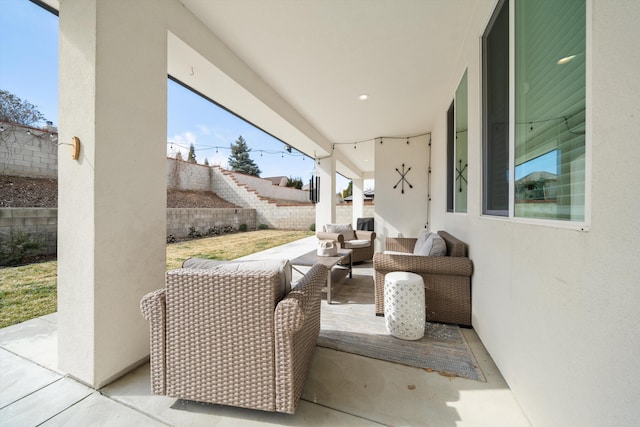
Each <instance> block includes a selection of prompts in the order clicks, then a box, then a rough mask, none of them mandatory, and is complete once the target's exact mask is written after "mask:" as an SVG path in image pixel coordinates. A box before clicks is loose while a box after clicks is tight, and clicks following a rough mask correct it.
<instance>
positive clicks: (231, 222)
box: [167, 208, 257, 238]
mask: <svg viewBox="0 0 640 427" xmlns="http://www.w3.org/2000/svg"><path fill="white" fill-rule="evenodd" d="M241 224H246V225H247V228H248V229H249V230H252V229H255V228H256V227H257V224H256V211H255V209H240V208H239V209H233V208H225V209H167V236H168V235H173V236H175V237H177V238H183V237H187V236H189V232H190V228H191V227H194V228H195V229H196V230H197V231H199V232H200V233H202V234H203V235H204V234H207V231H208V230H209V229H211V228H216V227H225V226H232V227H233V228H234V229H235V230H237V229H238V227H239V226H240V225H241Z"/></svg>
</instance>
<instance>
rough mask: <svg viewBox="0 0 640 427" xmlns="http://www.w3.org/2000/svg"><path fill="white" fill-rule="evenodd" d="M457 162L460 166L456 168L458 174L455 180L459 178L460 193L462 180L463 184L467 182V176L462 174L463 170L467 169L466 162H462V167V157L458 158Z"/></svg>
mask: <svg viewBox="0 0 640 427" xmlns="http://www.w3.org/2000/svg"><path fill="white" fill-rule="evenodd" d="M458 162H459V163H460V168H459V169H458V168H456V172H457V173H458V176H456V181H457V180H460V190H459V191H460V192H461V193H462V181H464V183H465V184H467V178H465V177H464V175H462V174H463V173H464V171H465V170H466V169H467V163H465V164H464V167H462V159H460V160H458Z"/></svg>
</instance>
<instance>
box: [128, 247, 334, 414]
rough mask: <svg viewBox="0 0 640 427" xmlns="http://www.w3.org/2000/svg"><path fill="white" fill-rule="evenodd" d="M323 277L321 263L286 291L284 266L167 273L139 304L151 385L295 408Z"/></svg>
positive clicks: (206, 398) (214, 399)
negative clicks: (147, 333) (145, 323)
mask: <svg viewBox="0 0 640 427" xmlns="http://www.w3.org/2000/svg"><path fill="white" fill-rule="evenodd" d="M285 261H286V260H285ZM286 265H288V268H289V274H290V267H291V266H290V264H289V263H288V261H286ZM245 266H246V265H245ZM285 276H286V275H285ZM289 277H290V276H289ZM326 280H327V269H326V267H324V266H322V265H315V266H313V267H312V268H311V269H310V270H309V271H308V272H307V274H306V275H305V276H304V277H302V278H301V279H300V280H299V281H298V282H297V284H296V285H295V287H293V289H291V290H290V291H288V292H287V289H288V285H287V284H286V283H284V282H285V280H283V274H282V271H280V272H278V271H274V270H271V271H264V270H261V271H258V270H255V271H252V269H251V268H239V269H238V270H237V271H230V270H229V269H226V270H224V269H216V268H213V269H209V270H205V269H193V268H182V269H177V270H172V271H169V272H167V273H166V287H165V288H163V289H160V290H158V291H155V292H152V293H149V294H147V295H146V296H145V297H144V298H143V299H142V301H141V304H140V305H141V310H142V313H143V315H144V317H145V318H146V319H147V320H149V322H150V324H151V387H152V392H153V393H154V394H160V395H167V396H171V397H175V398H180V399H186V400H194V401H199V402H209V403H216V404H221V405H230V406H238V407H245V408H252V409H258V410H263V411H271V412H283V413H289V414H292V413H294V412H295V410H296V406H297V404H298V400H299V398H300V395H301V394H302V388H303V386H304V382H305V380H306V376H307V374H308V371H309V367H310V363H311V358H312V355H313V352H314V350H315V346H316V338H317V337H318V334H319V332H320V291H321V289H322V287H323V286H324V285H325V283H326Z"/></svg>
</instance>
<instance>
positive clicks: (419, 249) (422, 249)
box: [413, 232, 433, 256]
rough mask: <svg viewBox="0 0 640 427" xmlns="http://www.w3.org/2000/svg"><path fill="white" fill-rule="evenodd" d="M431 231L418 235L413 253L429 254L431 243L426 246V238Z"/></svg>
mask: <svg viewBox="0 0 640 427" xmlns="http://www.w3.org/2000/svg"><path fill="white" fill-rule="evenodd" d="M432 234H433V233H429V232H426V233H421V234H420V235H419V236H418V239H417V240H416V244H415V246H414V247H413V254H414V255H422V256H427V255H429V251H430V250H431V245H429V247H426V244H427V239H428V238H429V237H430V236H431V235H432Z"/></svg>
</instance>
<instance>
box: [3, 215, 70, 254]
mask: <svg viewBox="0 0 640 427" xmlns="http://www.w3.org/2000/svg"><path fill="white" fill-rule="evenodd" d="M18 231H23V232H25V233H28V234H30V235H33V236H35V237H37V238H40V239H42V240H43V242H44V246H43V247H42V249H40V251H38V252H39V253H40V254H55V253H56V252H57V240H56V239H57V234H58V210H57V209H51V208H2V209H0V235H2V236H3V237H4V236H8V235H9V234H11V232H14V233H16V232H18Z"/></svg>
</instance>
